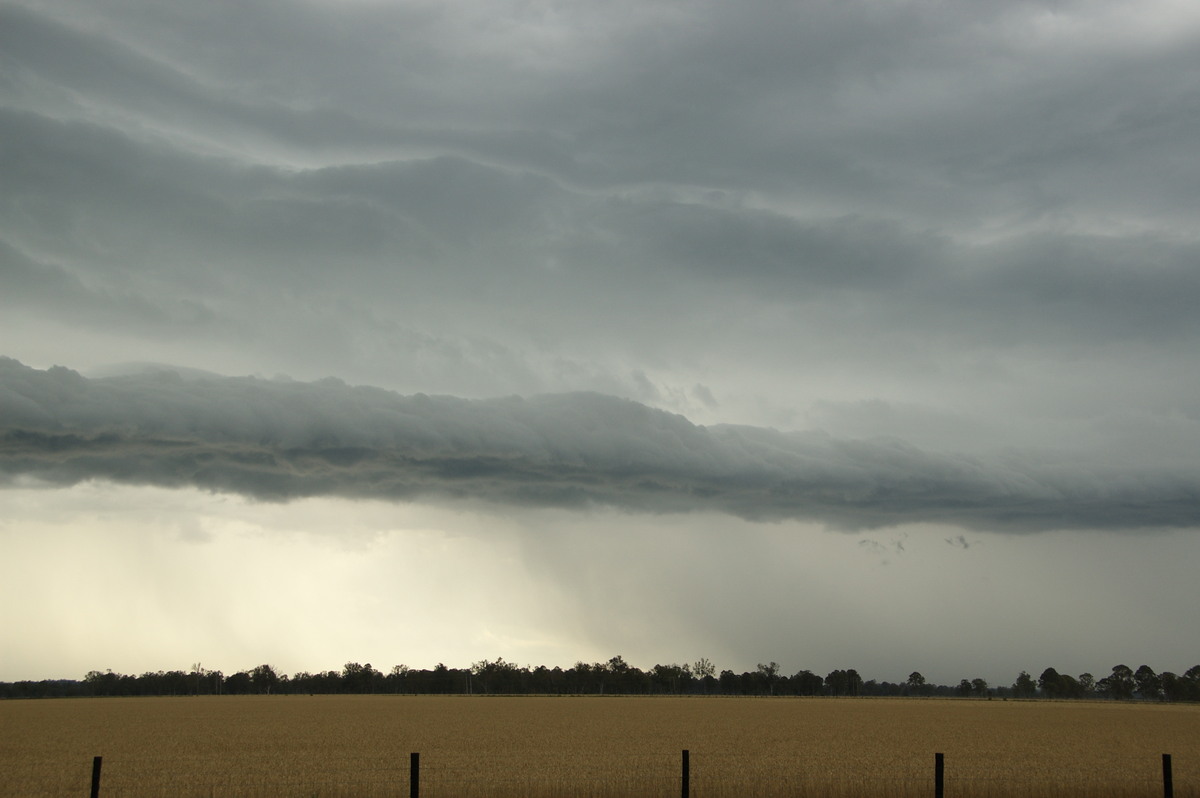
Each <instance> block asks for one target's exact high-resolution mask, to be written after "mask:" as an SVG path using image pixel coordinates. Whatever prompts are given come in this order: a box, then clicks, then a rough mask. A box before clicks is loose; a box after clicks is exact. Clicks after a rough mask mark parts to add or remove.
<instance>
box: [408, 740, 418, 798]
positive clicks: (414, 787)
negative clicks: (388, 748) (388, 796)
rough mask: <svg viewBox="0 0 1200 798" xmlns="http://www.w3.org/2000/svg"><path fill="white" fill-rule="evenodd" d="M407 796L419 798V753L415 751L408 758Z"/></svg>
mask: <svg viewBox="0 0 1200 798" xmlns="http://www.w3.org/2000/svg"><path fill="white" fill-rule="evenodd" d="M408 798H421V755H420V754H418V753H417V752H415V751H414V752H413V753H412V754H410V755H409V758H408Z"/></svg>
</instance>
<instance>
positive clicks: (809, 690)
mask: <svg viewBox="0 0 1200 798" xmlns="http://www.w3.org/2000/svg"><path fill="white" fill-rule="evenodd" d="M791 682H792V690H793V692H795V693H796V694H797V695H820V693H821V687H822V685H824V683H825V682H824V680H823V679H822V678H821V677H820V676H818V675H816V674H815V673H813V672H812V671H809V670H804V671H800V672H799V673H797V674H796V675H795V676H793V677H792V679H791Z"/></svg>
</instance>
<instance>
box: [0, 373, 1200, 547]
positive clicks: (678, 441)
mask: <svg viewBox="0 0 1200 798" xmlns="http://www.w3.org/2000/svg"><path fill="white" fill-rule="evenodd" d="M0 390H2V393H0V418H3V419H4V422H5V423H4V426H5V428H4V430H3V433H2V434H3V447H2V448H0V470H3V472H4V473H7V474H8V475H9V476H10V477H15V476H18V475H25V476H31V477H36V478H38V479H42V480H46V481H49V482H55V483H60V484H72V483H76V482H79V481H81V480H86V479H105V480H112V481H117V482H127V483H133V484H149V485H159V486H171V487H175V486H191V487H201V488H205V489H210V490H214V491H223V492H234V493H240V494H245V495H247V496H251V497H254V498H257V499H263V500H269V501H280V500H287V499H291V498H298V497H306V496H321V495H336V496H343V497H357V498H376V499H392V500H401V501H403V500H415V499H423V500H433V501H438V500H441V501H445V500H448V499H452V500H474V501H479V502H496V503H502V504H510V505H526V506H547V507H586V506H588V505H607V506H613V507H617V508H622V509H628V510H637V511H649V512H688V511H703V510H713V511H719V512H722V513H727V514H731V515H735V516H738V517H741V518H744V519H751V520H780V519H804V520H815V521H820V522H824V523H828V524H830V525H833V526H835V527H841V528H850V529H860V528H864V527H877V526H890V525H898V524H903V523H912V522H947V523H954V524H961V525H963V526H967V527H971V528H976V529H993V530H1012V531H1037V530H1047V529H1075V528H1106V529H1107V528H1117V529H1121V528H1144V527H1171V526H1190V525H1195V524H1197V523H1200V493H1198V492H1197V491H1196V489H1195V487H1194V486H1195V484H1196V481H1195V477H1196V475H1195V474H1194V473H1179V472H1178V471H1177V470H1168V469H1156V468H1153V467H1140V468H1119V467H1112V466H1108V467H1103V468H1101V467H1096V466H1093V465H1089V464H1088V463H1086V462H1084V461H1080V460H1074V461H1072V460H1063V459H1061V457H1060V458H1058V459H1056V458H1055V457H1054V455H1053V453H1045V452H1042V453H1026V454H1023V455H1022V454H1020V453H1009V454H1007V455H994V456H990V457H981V456H964V455H956V454H953V453H944V452H931V451H925V450H922V449H918V448H917V447H915V446H912V445H909V444H906V443H905V442H903V441H900V440H895V439H884V438H877V439H865V440H850V439H838V438H834V437H832V436H829V435H827V434H822V433H785V432H780V431H777V430H774V429H765V428H756V427H746V426H733V425H716V426H711V427H704V426H697V425H695V424H692V423H691V422H689V421H688V420H687V419H685V418H683V417H682V416H679V415H675V414H671V413H667V412H665V411H662V410H656V409H652V408H649V407H646V406H644V405H641V404H638V403H636V402H633V401H631V400H627V399H618V398H614V397H611V396H603V395H599V394H589V393H576V394H560V395H544V396H533V397H529V398H521V397H509V398H502V399H490V400H464V399H459V398H455V397H448V396H425V395H417V396H401V395H398V394H396V393H393V392H389V391H384V390H380V389H377V388H370V387H352V386H348V385H346V384H344V383H343V382H341V381H339V380H333V379H330V380H324V381H320V382H316V383H299V382H292V381H286V382H285V381H271V380H264V379H256V378H248V377H247V378H226V377H217V376H198V377H197V376H187V377H185V376H181V375H180V374H179V373H178V372H175V371H171V370H161V369H160V370H157V371H155V372H152V373H142V374H136V375H128V376H121V377H108V378H102V379H87V378H84V377H82V376H81V375H79V374H78V373H77V372H74V371H71V370H69V369H66V368H62V367H55V368H52V369H49V370H46V371H39V370H36V369H31V368H29V367H26V366H23V365H22V364H20V363H18V362H16V361H14V360H11V359H5V360H3V361H2V362H0Z"/></svg>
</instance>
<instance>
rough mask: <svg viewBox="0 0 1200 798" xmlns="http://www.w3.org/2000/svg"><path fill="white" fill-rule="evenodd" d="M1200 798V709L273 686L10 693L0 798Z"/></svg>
mask: <svg viewBox="0 0 1200 798" xmlns="http://www.w3.org/2000/svg"><path fill="white" fill-rule="evenodd" d="M683 749H688V750H689V752H690V764H691V780H690V781H691V794H692V795H693V796H697V798H706V797H711V796H750V795H753V796H827V797H828V798H848V797H849V796H883V797H884V798H891V797H893V796H894V797H895V798H907V797H908V796H932V795H933V784H934V754H935V752H942V753H944V754H945V774H946V776H945V785H946V796H947V798H955V797H957V796H961V797H962V798H968V797H970V798H974V797H976V796H1095V798H1116V797H1117V796H1121V797H1122V798H1123V797H1124V796H1161V795H1162V794H1163V791H1162V754H1163V753H1169V754H1171V755H1172V759H1173V765H1174V768H1173V769H1174V782H1175V795H1176V796H1181V797H1183V796H1200V706H1195V705H1170V704H1153V705H1151V704H1119V703H1102V702H1083V701H1076V702H1033V701H970V700H936V699H929V700H922V699H820V698H815V699H814V698H716V697H713V698H704V697H692V698H634V697H479V696H476V697H458V696H455V697H434V696H255V697H232V696H220V697H199V698H194V697H180V698H128V699H123V698H97V699H60V700H52V699H43V700H28V701H2V702H0V782H2V783H0V794H2V795H5V796H22V798H24V797H25V796H36V795H46V796H57V795H64V796H65V795H71V796H78V795H87V790H88V787H89V785H90V783H91V768H92V757H93V756H95V755H102V756H103V757H104V759H103V773H102V776H103V777H102V789H101V795H102V796H160V795H171V796H276V795H281V796H385V795H392V796H397V795H398V796H407V795H408V794H409V792H408V789H409V788H408V776H409V755H410V752H414V751H415V752H419V753H420V764H421V779H420V786H421V795H422V796H423V798H424V797H425V796H429V798H438V797H439V796H441V797H445V796H453V797H455V798H458V797H459V796H462V798H472V797H473V796H480V797H491V796H535V797H536V796H547V797H550V796H672V797H673V796H678V795H680V786H681V776H680V771H681V764H680V762H681V752H682V750H683Z"/></svg>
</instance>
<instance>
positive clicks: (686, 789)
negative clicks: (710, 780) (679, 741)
mask: <svg viewBox="0 0 1200 798" xmlns="http://www.w3.org/2000/svg"><path fill="white" fill-rule="evenodd" d="M691 788H692V769H691V766H690V764H689V762H688V750H687V749H686V748H685V749H683V784H682V787H680V792H679V794H680V795H682V796H683V798H688V796H689V795H690V794H691Z"/></svg>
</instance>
